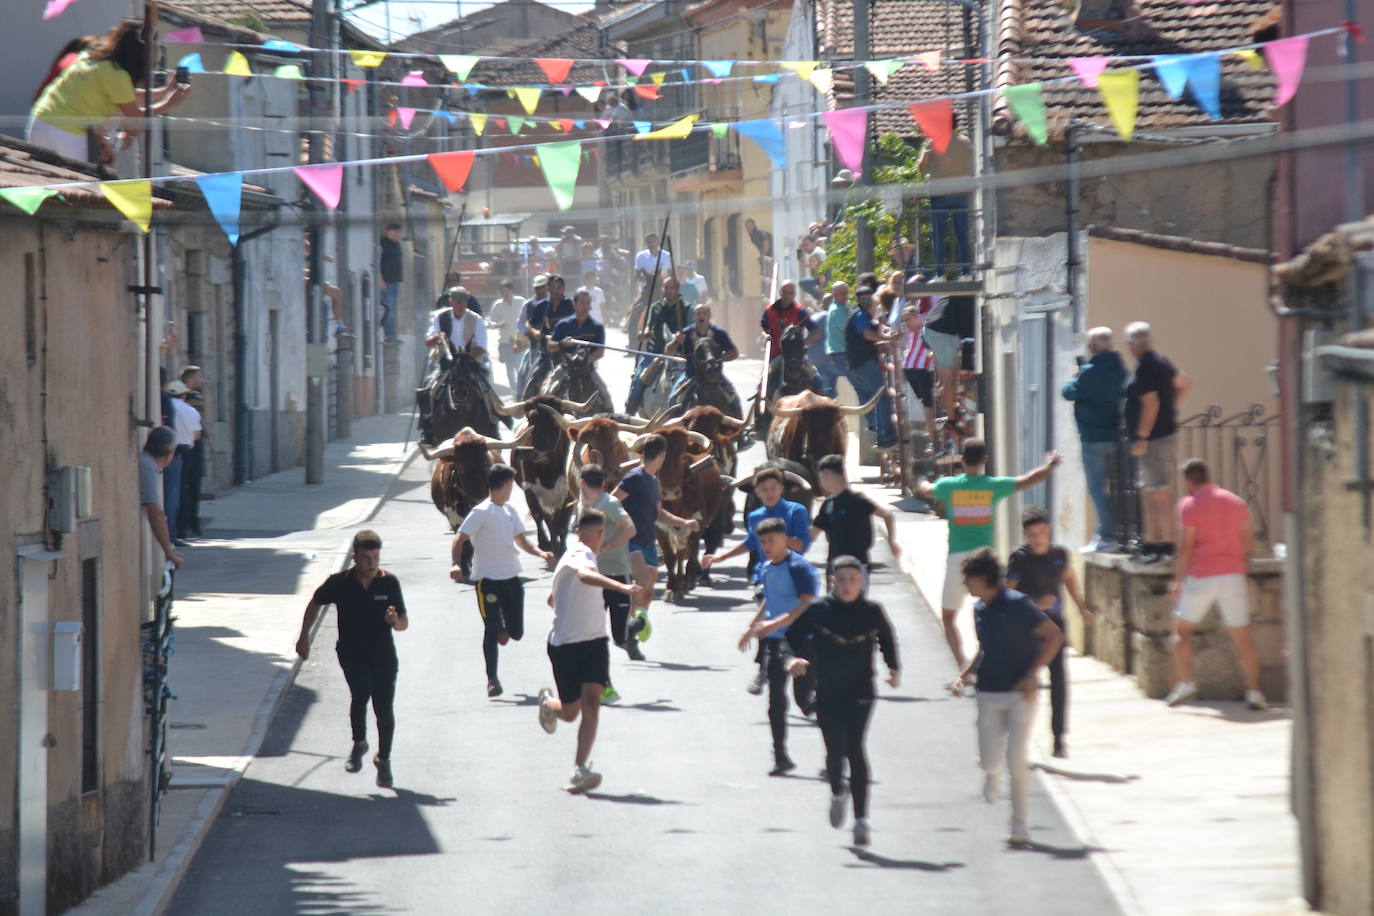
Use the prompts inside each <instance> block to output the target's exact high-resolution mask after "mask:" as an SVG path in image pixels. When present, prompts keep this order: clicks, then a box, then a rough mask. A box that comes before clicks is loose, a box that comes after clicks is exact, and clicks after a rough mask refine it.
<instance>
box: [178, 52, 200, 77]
mask: <svg viewBox="0 0 1374 916" xmlns="http://www.w3.org/2000/svg"><path fill="white" fill-rule="evenodd" d="M177 66H178V67H185V68H186V72H187V73H204V72H205V64H203V63H202V62H201V60H200V54H199V53H196V54H187V55H186V56H185V57H183V58H182V59H181V60H179V61H177Z"/></svg>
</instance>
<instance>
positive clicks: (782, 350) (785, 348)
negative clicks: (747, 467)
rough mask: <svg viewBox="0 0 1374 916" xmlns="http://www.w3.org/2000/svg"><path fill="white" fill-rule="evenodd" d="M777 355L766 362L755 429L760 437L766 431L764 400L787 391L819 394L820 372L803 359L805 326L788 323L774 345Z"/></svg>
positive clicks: (789, 392)
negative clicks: (764, 380) (764, 389)
mask: <svg viewBox="0 0 1374 916" xmlns="http://www.w3.org/2000/svg"><path fill="white" fill-rule="evenodd" d="M778 351H779V352H778V355H777V356H776V357H775V358H774V359H773V361H772V363H771V364H769V366H768V384H767V388H766V392H767V396H768V400H767V403H766V404H760V405H759V410H758V421H757V424H756V429H757V431H758V435H759V437H760V438H762V437H763V435H764V434H765V433H766V432H767V431H768V423H769V415H768V410H767V404H771V403H773V402H774V401H776V400H777V399H778V398H780V397H783V396H784V395H789V394H801V393H802V392H803V391H814V392H816V394H823V393H824V391H823V388H822V385H821V378H820V374H819V373H818V372H816V367H815V366H813V365H811V364H810V363H808V362H807V361H806V326H805V325H801V324H794V325H789V326H788V327H787V328H786V329H785V330H784V331H783V332H782V340H781V341H780V343H779V345H778Z"/></svg>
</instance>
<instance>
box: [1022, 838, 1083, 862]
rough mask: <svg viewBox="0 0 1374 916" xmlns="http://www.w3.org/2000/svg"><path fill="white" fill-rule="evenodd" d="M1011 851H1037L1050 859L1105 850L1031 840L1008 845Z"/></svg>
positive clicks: (1081, 856) (1078, 855)
mask: <svg viewBox="0 0 1374 916" xmlns="http://www.w3.org/2000/svg"><path fill="white" fill-rule="evenodd" d="M1009 848H1010V851H1012V852H1038V853H1040V854H1041V855H1046V856H1049V857H1050V858H1051V859H1067V860H1076V859H1086V858H1087V857H1088V856H1090V855H1092V854H1093V853H1095V852H1106V850H1105V849H1103V848H1102V847H1101V846H1051V845H1050V844H1049V843H1038V842H1035V841H1031V842H1029V843H1021V844H1018V845H1016V846H1012V847H1009Z"/></svg>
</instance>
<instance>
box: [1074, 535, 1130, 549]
mask: <svg viewBox="0 0 1374 916" xmlns="http://www.w3.org/2000/svg"><path fill="white" fill-rule="evenodd" d="M1078 552H1079V553H1121V545H1120V544H1119V543H1117V542H1116V541H1114V540H1112V539H1111V538H1104V537H1102V536H1101V535H1096V536H1094V537H1093V539H1092V540H1091V541H1089V542H1088V543H1086V544H1084V545H1083V546H1082V547H1080V548H1079V549H1078Z"/></svg>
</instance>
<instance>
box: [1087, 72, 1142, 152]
mask: <svg viewBox="0 0 1374 916" xmlns="http://www.w3.org/2000/svg"><path fill="white" fill-rule="evenodd" d="M1097 91H1098V92H1100V93H1102V102H1103V104H1105V105H1106V106H1107V114H1109V115H1111V117H1112V124H1113V125H1114V126H1115V127H1116V132H1117V133H1118V134H1120V135H1121V138H1122V139H1123V140H1129V139H1131V134H1133V133H1135V113H1136V105H1137V103H1138V102H1139V101H1140V71H1139V70H1108V71H1106V72H1105V73H1101V74H1099V75H1098V77H1097Z"/></svg>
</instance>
